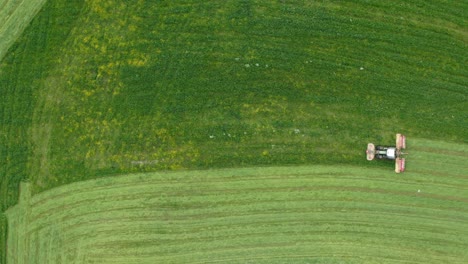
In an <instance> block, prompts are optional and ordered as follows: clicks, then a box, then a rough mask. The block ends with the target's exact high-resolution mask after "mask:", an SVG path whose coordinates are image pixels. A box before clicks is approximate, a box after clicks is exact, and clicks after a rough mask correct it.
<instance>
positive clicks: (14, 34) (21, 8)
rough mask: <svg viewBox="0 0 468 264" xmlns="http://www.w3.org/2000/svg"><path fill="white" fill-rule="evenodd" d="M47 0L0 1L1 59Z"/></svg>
mask: <svg viewBox="0 0 468 264" xmlns="http://www.w3.org/2000/svg"><path fill="white" fill-rule="evenodd" d="M45 2H46V0H1V1H0V61H1V60H2V59H3V57H4V56H5V54H6V53H7V51H8V49H9V48H10V47H11V46H12V45H13V43H14V42H15V41H16V40H17V38H18V37H19V36H20V35H21V34H22V33H23V31H24V29H25V28H26V27H27V26H28V25H29V23H30V22H31V20H32V19H33V18H34V16H35V15H36V14H37V13H38V12H39V10H41V8H42V6H43V5H44V3H45Z"/></svg>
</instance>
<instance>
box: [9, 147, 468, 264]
mask: <svg viewBox="0 0 468 264" xmlns="http://www.w3.org/2000/svg"><path fill="white" fill-rule="evenodd" d="M410 142H411V145H412V147H411V157H412V158H411V161H410V162H409V163H408V168H409V170H410V171H409V172H408V173H405V174H399V175H397V174H395V173H394V172H393V170H392V169H393V168H392V163H391V162H390V163H387V164H388V169H371V168H359V167H352V166H333V167H332V166H318V165H317V166H293V167H257V168H243V169H218V170H201V171H183V172H171V173H148V174H132V175H125V176H119V177H108V178H103V179H97V180H90V181H83V182H79V183H74V184H70V185H65V186H62V187H59V188H54V189H52V190H49V191H46V192H43V193H41V194H38V195H34V196H32V197H30V192H29V190H28V189H27V188H25V187H26V185H24V186H23V188H22V199H21V200H20V203H19V205H17V206H15V207H13V208H11V209H9V211H8V212H7V215H8V219H9V223H10V231H11V234H12V235H10V238H9V240H8V250H9V251H8V254H7V256H8V261H7V263H223V262H234V263H285V262H287V263H291V262H293V263H466V262H467V261H468V254H467V252H466V247H467V246H468V208H467V207H466V204H467V203H468V193H467V192H466V190H467V189H468V183H467V181H466V180H467V177H466V171H467V170H468V164H467V163H466V160H467V158H468V146H467V145H453V144H447V143H442V142H437V141H428V140H416V139H415V140H411V141H410ZM428 164H430V165H429V166H428ZM429 167H430V168H432V169H428V168H429ZM23 196H24V197H23ZM24 252H27V253H24Z"/></svg>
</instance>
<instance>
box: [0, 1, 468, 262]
mask: <svg viewBox="0 0 468 264" xmlns="http://www.w3.org/2000/svg"><path fill="white" fill-rule="evenodd" d="M0 1H1V2H0V6H1V5H3V6H6V4H5V3H9V4H12V3H19V2H14V1H9V2H5V1H2V0H0ZM467 5H468V4H467V3H465V2H463V1H459V2H451V3H444V2H437V3H432V2H431V3H428V2H427V1H411V3H407V2H406V1H393V2H391V3H382V2H381V1H374V0H371V1H359V0H356V1H345V2H342V3H340V4H336V3H331V2H327V1H325V2H307V1H276V2H274V3H272V2H271V1H222V2H221V1H208V2H200V1H193V0H184V1H177V3H173V2H171V1H159V2H158V3H157V4H155V3H154V2H153V1H146V0H133V1H126V2H125V3H122V2H121V1H116V0H106V1H104V0H93V1H84V0H83V1H81V0H79V1H72V2H70V1H65V0H54V1H47V2H46V3H45V5H44V7H43V9H42V10H41V12H39V14H38V16H36V17H35V19H34V20H33V21H32V22H31V25H30V26H29V27H28V28H27V29H26V30H25V31H24V34H23V35H22V36H21V37H20V38H19V39H18V40H17V41H16V43H15V44H14V45H13V46H12V47H11V48H10V49H9V52H8V54H7V55H6V56H5V57H4V59H3V60H2V61H1V64H0V87H1V89H0V93H1V97H2V99H3V100H1V101H0V118H1V121H2V123H1V126H0V139H1V144H0V160H1V164H0V204H1V209H2V211H4V210H6V209H7V208H9V207H11V206H13V205H14V204H16V203H17V199H18V198H17V197H18V190H19V188H18V187H19V184H20V182H21V181H22V180H29V182H30V184H31V185H30V188H31V190H32V193H33V194H37V193H40V192H43V191H46V190H49V189H52V188H54V187H58V186H61V185H64V184H69V183H72V182H79V181H83V180H89V179H96V178H103V177H107V176H112V175H123V174H128V173H138V172H155V171H161V170H193V169H210V168H211V169H213V168H226V167H233V168H241V167H256V166H286V165H288V166H292V165H302V166H303V165H322V166H324V165H329V166H336V165H339V166H355V169H357V170H360V169H365V168H369V167H370V166H373V168H375V167H378V168H380V169H387V164H384V163H375V164H372V165H370V164H368V163H367V162H366V161H365V159H364V157H363V150H364V148H365V146H366V143H367V142H374V143H383V144H387V143H388V144H390V143H392V142H393V141H394V139H393V137H394V134H395V133H396V132H401V133H404V134H406V135H407V136H408V138H410V139H413V138H428V139H432V140H438V142H442V141H447V142H453V145H450V146H451V147H454V148H455V147H456V146H457V144H467V143H468V141H467V140H468V136H467V133H466V131H467V130H468V110H467V108H466V102H467V94H468V92H467V91H468V89H467V86H466V84H467V83H468V78H467V76H468V69H467V68H466V67H465V65H467V54H466V48H467V31H466V28H467V27H466V19H465V17H466V16H465V15H464V13H463V12H464V10H467V9H468V6H467ZM2 11H3V9H2ZM4 17H5V16H0V19H4ZM441 144H442V143H441ZM446 152H449V153H450V152H451V150H450V149H448V150H446ZM410 164H411V163H410ZM433 164H434V163H433V161H429V160H427V161H426V163H425V165H426V166H427V168H426V169H424V171H421V172H420V174H421V175H424V174H425V173H426V172H428V173H430V172H431V170H432V169H433V168H432V166H433ZM450 164H451V163H450V162H446V163H444V164H441V165H440V166H442V167H444V166H445V167H448V168H447V169H448V170H449V169H450V166H451V165H450ZM409 166H411V165H409ZM420 168H421V169H420V170H423V169H422V168H423V167H422V166H421V167H420ZM458 168H459V169H460V167H458ZM408 170H409V171H411V167H408ZM449 171H450V170H449ZM221 176H222V175H221ZM442 179H445V178H442ZM449 179H450V178H447V180H449ZM437 184H439V185H440V186H442V187H443V186H445V185H444V182H442V181H441V182H438V183H437ZM6 227H7V224H6V220H5V217H4V216H3V215H2V214H1V213H0V238H3V239H0V248H5V237H6V232H7V231H6ZM0 253H1V254H2V255H0V260H2V259H3V257H4V254H3V251H0Z"/></svg>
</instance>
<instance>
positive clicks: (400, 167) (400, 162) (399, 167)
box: [395, 158, 405, 173]
mask: <svg viewBox="0 0 468 264" xmlns="http://www.w3.org/2000/svg"><path fill="white" fill-rule="evenodd" d="M404 171H405V159H404V158H397V159H396V160H395V172H396V173H400V172H404Z"/></svg>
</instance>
